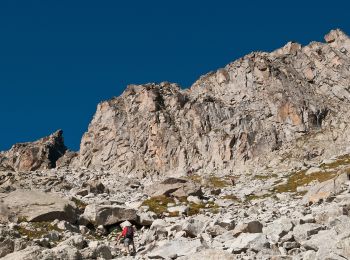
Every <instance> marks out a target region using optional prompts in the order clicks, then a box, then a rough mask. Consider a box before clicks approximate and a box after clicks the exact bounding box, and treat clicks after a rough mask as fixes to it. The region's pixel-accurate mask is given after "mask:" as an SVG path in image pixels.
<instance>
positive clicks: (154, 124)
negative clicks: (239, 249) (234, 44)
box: [75, 30, 350, 175]
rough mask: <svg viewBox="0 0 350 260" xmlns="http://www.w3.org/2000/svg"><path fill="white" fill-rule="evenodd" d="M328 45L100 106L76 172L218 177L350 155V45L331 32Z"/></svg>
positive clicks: (249, 60)
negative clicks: (222, 173)
mask: <svg viewBox="0 0 350 260" xmlns="http://www.w3.org/2000/svg"><path fill="white" fill-rule="evenodd" d="M325 40H326V43H319V42H312V43H310V44H309V45H307V46H305V47H302V46H301V45H300V44H298V43H293V42H290V43H288V44H287V45H285V46H284V47H283V48H281V49H278V50H276V51H273V52H271V53H265V52H255V53H251V54H249V55H247V56H245V57H243V58H241V59H239V60H237V61H235V62H233V63H231V64H229V65H227V66H226V67H225V68H222V69H219V70H218V71H216V72H212V73H209V74H207V75H205V76H202V77H201V78H200V79H199V80H198V81H197V82H195V83H194V84H193V86H192V87H191V88H189V89H186V90H182V89H181V88H180V87H179V86H178V85H176V84H171V83H161V84H145V85H140V86H136V85H130V86H128V88H127V89H126V90H125V91H124V93H123V94H122V95H121V96H120V97H117V98H113V99H111V100H108V101H104V102H102V103H100V104H99V105H98V107H97V111H96V114H95V116H94V118H93V120H92V122H91V123H90V125H89V128H88V131H87V132H86V133H85V134H84V136H83V138H82V141H81V147H80V154H79V157H78V160H77V161H75V165H80V166H85V167H88V168H100V169H105V170H115V171H117V172H118V173H119V174H127V173H130V172H140V173H141V172H142V173H143V174H145V173H147V172H159V173H161V174H163V173H165V174H169V175H170V174H183V173H185V172H187V171H191V170H195V171H199V172H201V171H202V172H208V173H213V172H214V173H215V171H218V170H222V171H228V172H230V171H233V169H237V167H239V166H242V165H245V166H244V167H248V166H249V165H254V167H257V166H258V165H266V162H269V161H276V163H278V162H281V161H285V160H287V161H291V162H292V161H297V160H300V159H306V160H312V159H313V158H315V157H317V158H318V159H322V158H323V157H327V156H330V155H335V154H337V153H339V152H344V151H345V150H346V148H347V146H348V144H349V141H348V135H349V127H348V122H349V118H350V112H349V111H350V109H349V108H350V106H349V100H350V93H349V86H350V69H349V68H350V39H349V37H348V36H347V35H345V34H344V33H343V32H342V31H340V30H333V31H331V32H330V33H329V34H327V35H326V36H325ZM239 169H243V168H239Z"/></svg>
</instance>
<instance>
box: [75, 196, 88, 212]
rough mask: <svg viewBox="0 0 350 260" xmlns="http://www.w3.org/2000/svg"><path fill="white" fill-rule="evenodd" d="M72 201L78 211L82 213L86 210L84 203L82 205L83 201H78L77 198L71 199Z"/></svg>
mask: <svg viewBox="0 0 350 260" xmlns="http://www.w3.org/2000/svg"><path fill="white" fill-rule="evenodd" d="M72 201H73V202H74V203H75V205H76V206H77V208H78V209H79V210H80V211H84V210H85V208H86V206H87V204H86V203H84V202H83V201H81V200H79V199H77V198H75V197H73V198H72Z"/></svg>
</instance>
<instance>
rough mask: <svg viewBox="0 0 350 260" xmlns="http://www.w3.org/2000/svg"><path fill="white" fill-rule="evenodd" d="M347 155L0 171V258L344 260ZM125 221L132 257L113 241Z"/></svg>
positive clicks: (347, 250) (349, 251) (349, 246)
mask: <svg viewBox="0 0 350 260" xmlns="http://www.w3.org/2000/svg"><path fill="white" fill-rule="evenodd" d="M349 167H350V155H348V154H345V155H341V156H338V157H335V158H332V159H329V160H325V161H323V162H322V163H321V164H319V165H304V166H301V167H299V168H295V169H290V170H286V171H282V172H280V171H278V170H276V169H277V168H268V167H267V168H266V169H265V170H264V171H262V172H259V173H254V172H251V173H246V174H244V175H243V174H242V175H240V176H219V175H215V176H214V175H212V176H211V175H205V176H201V175H197V174H196V173H195V172H191V173H189V175H186V176H182V177H181V178H169V177H168V178H166V177H163V178H162V177H157V178H155V177H154V176H153V178H151V177H147V176H146V177H144V178H142V179H135V178H134V177H133V176H129V177H120V176H118V174H117V173H116V172H102V171H101V172H95V171H91V170H89V169H76V170H72V169H69V168H61V169H51V170H40V171H33V172H10V171H4V172H1V175H0V191H1V193H0V200H1V204H0V221H1V223H2V224H1V225H0V257H3V259H113V258H135V259H349V258H350V216H349V215H350V193H349V181H348V174H347V173H348V170H349ZM125 221H129V222H131V223H132V224H133V225H135V227H136V229H137V231H136V233H135V244H136V248H137V252H136V254H135V255H134V256H124V252H123V245H122V243H117V241H116V240H115V238H116V234H117V233H118V232H120V230H121V227H120V225H123V223H124V222H125Z"/></svg>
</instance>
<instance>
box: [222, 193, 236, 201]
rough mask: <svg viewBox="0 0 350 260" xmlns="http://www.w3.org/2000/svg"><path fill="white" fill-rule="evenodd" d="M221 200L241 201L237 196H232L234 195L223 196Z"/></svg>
mask: <svg viewBox="0 0 350 260" xmlns="http://www.w3.org/2000/svg"><path fill="white" fill-rule="evenodd" d="M221 199H225V200H233V201H239V198H237V197H236V196H235V195H232V194H230V195H225V196H222V197H221Z"/></svg>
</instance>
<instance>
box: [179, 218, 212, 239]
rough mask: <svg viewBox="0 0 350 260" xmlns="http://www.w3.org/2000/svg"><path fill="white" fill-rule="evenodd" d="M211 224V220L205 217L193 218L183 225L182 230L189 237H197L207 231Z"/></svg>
mask: <svg viewBox="0 0 350 260" xmlns="http://www.w3.org/2000/svg"><path fill="white" fill-rule="evenodd" d="M209 222H210V219H208V218H204V217H200V218H199V217H197V218H192V219H189V220H187V221H186V222H185V223H184V224H183V226H182V230H183V231H185V232H186V234H187V235H188V236H190V237H196V236H198V235H199V234H200V233H202V232H203V231H204V230H205V228H206V226H207V225H208V223H209Z"/></svg>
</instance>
